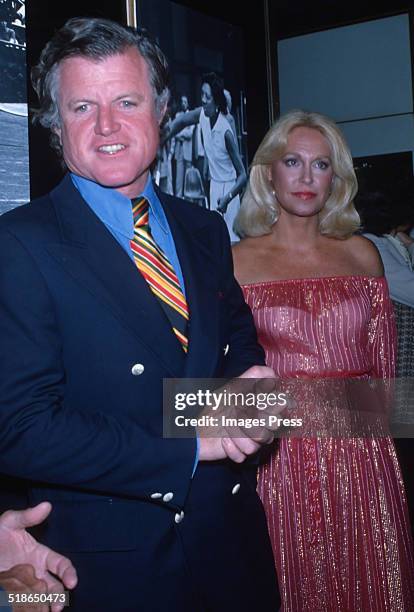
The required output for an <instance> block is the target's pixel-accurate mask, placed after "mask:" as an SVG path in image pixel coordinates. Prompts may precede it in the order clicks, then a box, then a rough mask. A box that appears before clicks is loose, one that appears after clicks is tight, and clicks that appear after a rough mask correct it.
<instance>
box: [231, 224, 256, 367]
mask: <svg viewBox="0 0 414 612" xmlns="http://www.w3.org/2000/svg"><path fill="white" fill-rule="evenodd" d="M220 228H221V233H222V254H221V264H220V268H221V270H222V287H223V288H224V292H223V293H224V298H225V301H226V302H225V303H226V307H227V309H228V318H229V321H230V341H229V350H228V352H227V355H226V359H225V360H224V363H223V368H222V371H221V372H220V376H221V377H223V378H233V377H235V376H240V374H242V373H243V372H245V371H246V370H247V369H248V368H250V367H252V366H254V365H265V353H264V350H263V349H262V347H261V346H260V344H259V343H258V340H257V333H256V328H255V325H254V320H253V315H252V313H251V310H250V307H249V306H248V305H247V304H246V302H245V300H244V296H243V292H242V290H241V288H240V285H239V284H238V282H237V281H236V279H235V277H234V269H233V257H232V254H231V244H230V238H229V234H228V230H227V227H226V225H225V223H224V221H223V220H221V223H220Z"/></svg>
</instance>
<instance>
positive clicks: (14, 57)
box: [0, 0, 29, 214]
mask: <svg viewBox="0 0 414 612" xmlns="http://www.w3.org/2000/svg"><path fill="white" fill-rule="evenodd" d="M27 115H28V113H27V91H26V29H25V0H0V214H2V213H4V212H6V210H10V209H11V208H14V207H15V206H19V205H20V204H24V203H25V202H27V201H28V200H29V152H28V117H27Z"/></svg>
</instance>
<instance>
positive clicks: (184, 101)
mask: <svg viewBox="0 0 414 612" xmlns="http://www.w3.org/2000/svg"><path fill="white" fill-rule="evenodd" d="M181 110H183V111H184V112H186V111H187V110H188V99H187V96H181Z"/></svg>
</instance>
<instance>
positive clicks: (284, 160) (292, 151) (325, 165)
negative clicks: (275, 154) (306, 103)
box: [269, 127, 334, 217]
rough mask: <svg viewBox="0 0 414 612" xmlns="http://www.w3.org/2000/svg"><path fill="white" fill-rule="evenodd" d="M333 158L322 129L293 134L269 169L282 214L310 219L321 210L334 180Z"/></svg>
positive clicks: (298, 129) (299, 131)
mask: <svg viewBox="0 0 414 612" xmlns="http://www.w3.org/2000/svg"><path fill="white" fill-rule="evenodd" d="M331 157H332V153H331V147H330V145H329V142H328V140H327V139H326V138H325V136H323V135H322V134H321V133H320V132H319V130H317V129H314V128H308V127H297V128H294V129H293V130H292V131H291V132H290V134H289V136H288V140H287V146H286V150H285V153H284V155H283V156H282V157H281V158H280V159H278V160H276V161H274V162H273V163H272V164H271V165H270V167H269V179H270V181H271V183H272V184H273V187H274V190H275V192H276V198H277V200H278V202H279V204H280V208H281V215H283V214H289V215H295V216H299V217H311V216H313V215H317V214H318V213H319V212H320V211H321V210H322V208H323V207H324V206H325V203H326V201H327V199H328V198H329V195H330V193H331V186H332V180H333V178H334V173H333V169H332V159H331Z"/></svg>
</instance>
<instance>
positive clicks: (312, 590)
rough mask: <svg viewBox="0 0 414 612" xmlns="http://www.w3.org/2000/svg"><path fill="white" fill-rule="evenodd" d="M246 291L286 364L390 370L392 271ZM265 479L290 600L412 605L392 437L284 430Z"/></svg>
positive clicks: (397, 609)
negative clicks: (286, 433) (291, 433)
mask: <svg viewBox="0 0 414 612" xmlns="http://www.w3.org/2000/svg"><path fill="white" fill-rule="evenodd" d="M243 291H244V295H245V298H246V301H247V303H248V304H249V305H250V307H251V308H252V311H253V315H254V319H255V323H256V327H257V330H258V335H259V341H260V343H261V344H262V346H263V348H264V349H265V351H266V356H267V364H268V365H269V366H271V367H272V368H274V370H275V371H276V373H277V374H278V375H279V376H282V377H293V378H300V377H303V376H305V377H309V376H315V377H335V376H338V377H343V376H345V377H361V375H366V376H370V377H385V378H388V377H392V376H393V373H394V362H395V331H394V323H393V316H392V310H391V306H390V301H389V297H388V289H387V285H386V282H385V280H384V278H371V277H362V276H347V277H329V278H311V279H294V280H280V281H270V282H261V283H256V284H251V285H246V286H244V287H243ZM258 490H259V494H260V496H261V499H262V501H263V505H264V508H265V511H266V515H267V520H268V525H269V532H270V537H271V541H272V546H273V551H274V555H275V560H276V568H277V572H278V577H279V583H280V589H281V594H282V601H283V606H282V610H283V612H305V611H306V612H412V611H413V610H414V585H413V581H414V565H413V548H412V539H411V534H410V527H409V521H408V513H407V506H406V499H405V493H404V487H403V483H402V479H401V474H400V469H399V465H398V461H397V457H396V453H395V449H394V444H393V442H392V439H391V438H389V437H381V438H373V437H365V438H364V437H359V438H354V437H343V438H342V437H341V438H339V437H335V438H334V437H320V438H315V437H313V438H311V437H309V438H298V437H290V438H282V439H280V441H279V445H278V449H277V450H276V451H275V452H274V453H273V454H272V455H271V456H270V458H269V459H268V460H267V461H266V462H265V463H264V464H263V465H262V466H261V468H260V471H259V482H258ZM275 612H276V611H275Z"/></svg>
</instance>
